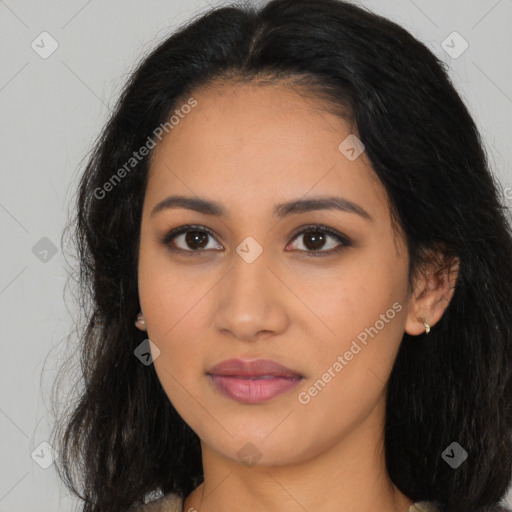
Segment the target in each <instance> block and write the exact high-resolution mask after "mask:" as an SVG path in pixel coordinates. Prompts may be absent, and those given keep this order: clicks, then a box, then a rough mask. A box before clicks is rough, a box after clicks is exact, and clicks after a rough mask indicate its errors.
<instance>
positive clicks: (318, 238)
mask: <svg viewBox="0 0 512 512" xmlns="http://www.w3.org/2000/svg"><path fill="white" fill-rule="evenodd" d="M300 229H301V231H299V232H295V234H294V235H293V238H292V240H295V239H297V238H298V237H300V236H304V242H302V243H301V244H299V247H298V248H295V249H296V250H298V251H299V252H305V253H309V254H308V256H329V255H330V254H333V253H335V252H339V251H341V250H342V249H344V248H345V247H349V246H350V245H352V244H351V242H350V240H349V239H348V238H347V237H345V236H344V235H342V234H341V233H338V232H337V231H335V230H333V229H331V228H328V227H327V226H322V225H319V224H310V225H308V226H303V227H301V228H300ZM208 237H211V238H215V235H214V233H213V232H212V231H211V230H210V229H208V228H206V227H205V226H199V225H186V226H180V227H178V228H175V229H173V230H171V231H169V233H167V234H166V235H164V236H163V237H162V238H161V239H160V242H161V243H162V245H164V246H166V247H167V248H168V249H169V250H170V251H171V252H178V253H182V254H186V255H187V256H195V255H197V254H200V253H202V252H205V250H222V248H223V247H222V246H221V245H220V244H216V243H213V245H212V246H210V247H208V245H209V242H208ZM329 239H331V240H334V241H335V242H337V244H336V243H334V244H332V243H331V248H330V249H329V250H319V249H325V247H324V245H325V243H326V241H327V240H329ZM300 246H302V247H300ZM332 247H334V248H332Z"/></svg>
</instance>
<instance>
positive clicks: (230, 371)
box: [207, 359, 303, 404]
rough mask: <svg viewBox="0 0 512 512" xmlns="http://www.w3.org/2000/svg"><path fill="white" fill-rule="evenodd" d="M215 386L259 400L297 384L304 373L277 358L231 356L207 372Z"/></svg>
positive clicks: (234, 395) (248, 400)
mask: <svg viewBox="0 0 512 512" xmlns="http://www.w3.org/2000/svg"><path fill="white" fill-rule="evenodd" d="M207 374H208V376H209V377H210V379H211V381H212V382H213V384H214V385H215V387H216V389H217V390H219V391H220V392H221V393H223V394H224V395H226V396H228V397H230V398H232V399H234V400H236V401H238V402H242V403H247V404H257V403H260V402H264V401H266V400H270V399H271V398H274V397H275V396H278V395H280V394H282V393H286V392H287V391H289V390H291V389H292V388H294V387H295V386H296V385H297V384H298V383H299V382H300V381H301V380H302V379H303V376H302V375H300V374H298V373H297V372H294V371H293V370H290V369H289V368H286V367H284V366H282V365H280V364H278V363H276V362H275V361H270V360H268V359H257V360H255V361H242V360H240V359H229V360H226V361H222V362H221V363H219V364H217V365H215V366H214V367H212V368H211V369H210V370H209V372H208V373H207Z"/></svg>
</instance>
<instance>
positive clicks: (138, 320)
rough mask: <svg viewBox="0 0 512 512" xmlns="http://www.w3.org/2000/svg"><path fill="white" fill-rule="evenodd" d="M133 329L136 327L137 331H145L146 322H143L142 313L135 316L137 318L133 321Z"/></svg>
mask: <svg viewBox="0 0 512 512" xmlns="http://www.w3.org/2000/svg"><path fill="white" fill-rule="evenodd" d="M135 327H137V329H140V330H141V331H145V330H146V320H144V315H143V314H142V311H141V312H140V313H139V314H138V315H137V318H136V320H135Z"/></svg>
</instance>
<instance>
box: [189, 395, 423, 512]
mask: <svg viewBox="0 0 512 512" xmlns="http://www.w3.org/2000/svg"><path fill="white" fill-rule="evenodd" d="M384 404H385V401H383V402H379V404H378V405H377V406H376V407H375V409H374V410H373V411H372V412H371V413H370V415H369V416H368V417H367V418H366V419H364V420H363V422H362V423H359V424H358V425H357V427H356V428H354V429H353V430H352V431H350V432H348V433H347V432H344V433H343V435H342V436H340V439H338V440H336V442H335V443H334V445H332V444H331V445H330V446H326V447H325V449H324V450H323V451H321V452H320V453H317V454H316V455H315V456H314V457H311V458H306V460H302V461H301V462H298V463H295V464H288V465H266V466H258V465H256V466H252V467H248V466H245V465H243V464H240V462H238V461H234V460H232V459H230V458H226V457H223V456H221V455H220V454H219V453H218V452H216V451H214V450H212V449H211V448H210V447H209V446H207V445H205V444H202V454H203V468H204V482H203V483H202V484H201V485H200V486H199V487H198V488H197V489H195V490H194V491H193V492H192V493H191V494H190V495H189V496H187V498H186V499H185V502H184V511H185V512H187V511H189V510H190V509H192V511H191V512H194V509H195V510H196V511H198V512H221V511H227V510H229V511H230V512H238V511H240V512H241V511H244V512H245V511H247V510H259V511H261V512H276V511H279V512H297V511H298V510H301V509H302V510H315V511H316V512H328V511H332V510H337V511H353V510H357V511H358V512H375V510H379V512H406V511H407V510H408V508H409V507H410V505H411V504H412V503H413V501H412V500H411V499H410V498H408V497H407V496H406V495H404V494H403V493H401V492H400V491H399V489H398V488H397V487H396V486H395V485H394V484H393V482H392V481H391V480H390V478H389V475H388V473H387V471H386V467H385V452H384V442H383V432H384V429H383V424H382V417H383V410H382V408H383V407H384ZM376 432H377V433H379V434H378V435H376Z"/></svg>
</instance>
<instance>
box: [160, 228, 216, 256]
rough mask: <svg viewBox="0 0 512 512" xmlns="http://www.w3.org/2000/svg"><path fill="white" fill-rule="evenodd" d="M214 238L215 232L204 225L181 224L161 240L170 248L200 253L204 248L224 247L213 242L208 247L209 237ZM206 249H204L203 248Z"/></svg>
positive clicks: (183, 251)
mask: <svg viewBox="0 0 512 512" xmlns="http://www.w3.org/2000/svg"><path fill="white" fill-rule="evenodd" d="M210 238H211V239H213V238H214V235H213V233H212V232H211V231H210V230H209V229H207V228H204V227H202V226H181V227H179V228H176V229H173V230H172V231H170V232H169V233H167V234H166V235H165V236H164V237H163V239H162V240H161V242H162V244H163V245H165V246H167V247H168V248H169V250H171V251H175V252H182V253H194V252H196V253H199V252H205V251H204V250H211V249H213V250H218V249H222V246H221V245H219V244H215V243H213V245H212V246H211V247H208V244H209V243H210V244H211V242H210V240H209V239H210ZM203 249H204V250H203Z"/></svg>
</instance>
